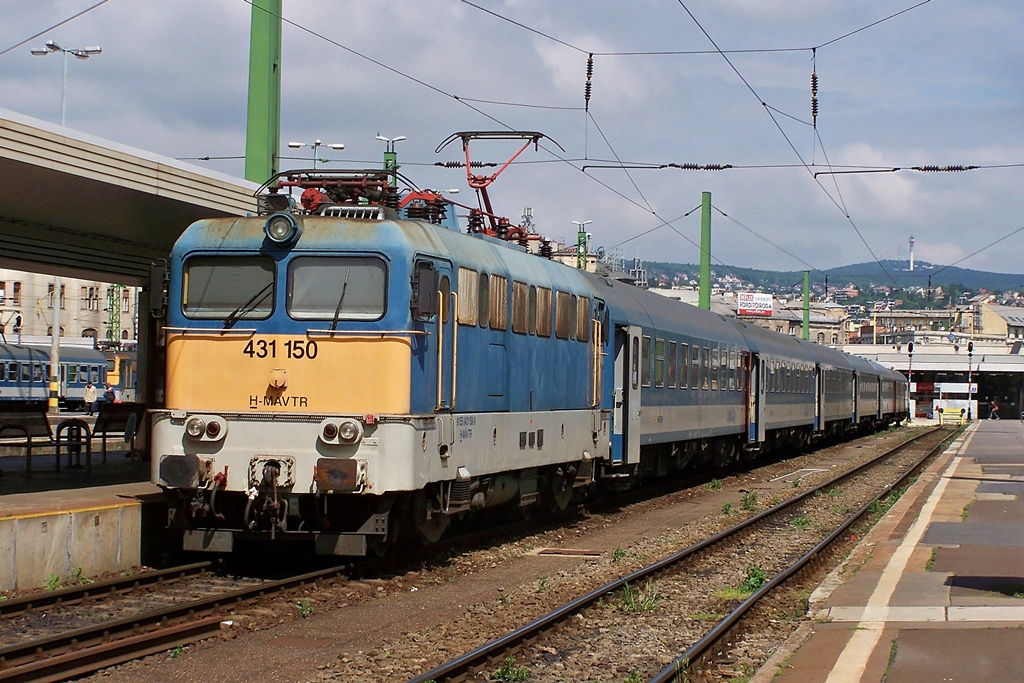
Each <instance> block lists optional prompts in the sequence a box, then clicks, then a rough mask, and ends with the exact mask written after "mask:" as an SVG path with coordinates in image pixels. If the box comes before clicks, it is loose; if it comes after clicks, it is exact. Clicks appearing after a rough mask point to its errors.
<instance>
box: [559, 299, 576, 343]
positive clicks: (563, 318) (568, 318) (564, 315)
mask: <svg viewBox="0 0 1024 683" xmlns="http://www.w3.org/2000/svg"><path fill="white" fill-rule="evenodd" d="M571 304H572V299H571V298H570V296H569V295H568V294H567V293H565V292H555V336H556V337H558V338H559V339H568V338H569V327H570V325H571V324H572V322H573V317H574V315H575V309H570V306H571Z"/></svg>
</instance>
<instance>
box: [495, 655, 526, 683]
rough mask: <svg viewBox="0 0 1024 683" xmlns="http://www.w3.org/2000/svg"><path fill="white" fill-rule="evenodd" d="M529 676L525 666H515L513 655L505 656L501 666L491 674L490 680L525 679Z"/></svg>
mask: <svg viewBox="0 0 1024 683" xmlns="http://www.w3.org/2000/svg"><path fill="white" fill-rule="evenodd" d="M529 678H530V670H529V669H527V668H526V667H525V666H516V658H515V657H505V661H504V662H502V664H501V666H499V667H498V668H497V669H495V670H494V673H492V674H491V680H495V681H525V680H529Z"/></svg>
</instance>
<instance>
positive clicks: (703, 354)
mask: <svg viewBox="0 0 1024 683" xmlns="http://www.w3.org/2000/svg"><path fill="white" fill-rule="evenodd" d="M710 368H711V349H710V347H707V346H702V347H700V388H701V389H707V388H708V387H710V386H711V377H710Z"/></svg>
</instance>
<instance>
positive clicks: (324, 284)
mask: <svg viewBox="0 0 1024 683" xmlns="http://www.w3.org/2000/svg"><path fill="white" fill-rule="evenodd" d="M387 281H388V269H387V266H386V265H385V263H384V260H383V259H380V258H377V257H375V256H302V257H299V258H295V259H292V262H291V263H290V264H288V297H287V299H288V304H287V306H288V315H290V316H291V317H292V318H295V319H296V320H379V319H380V318H382V317H384V310H385V308H386V304H385V302H386V301H387Z"/></svg>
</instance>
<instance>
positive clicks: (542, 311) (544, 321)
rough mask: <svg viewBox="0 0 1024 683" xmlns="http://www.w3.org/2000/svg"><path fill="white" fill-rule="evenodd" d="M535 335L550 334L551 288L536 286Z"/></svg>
mask: <svg viewBox="0 0 1024 683" xmlns="http://www.w3.org/2000/svg"><path fill="white" fill-rule="evenodd" d="M537 336H538V337H550V336H551V290H550V289H548V288H547V287H538V288H537Z"/></svg>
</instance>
